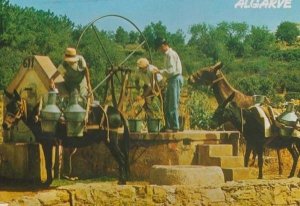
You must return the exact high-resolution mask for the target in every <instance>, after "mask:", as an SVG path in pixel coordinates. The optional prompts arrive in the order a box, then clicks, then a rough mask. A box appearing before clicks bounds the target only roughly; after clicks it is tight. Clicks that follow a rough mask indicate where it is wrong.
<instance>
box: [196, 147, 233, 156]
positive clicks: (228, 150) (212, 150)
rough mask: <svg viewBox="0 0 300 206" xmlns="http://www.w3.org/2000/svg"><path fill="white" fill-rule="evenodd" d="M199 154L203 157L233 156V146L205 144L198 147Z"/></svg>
mask: <svg viewBox="0 0 300 206" xmlns="http://www.w3.org/2000/svg"><path fill="white" fill-rule="evenodd" d="M197 147H198V148H197V149H198V152H199V153H200V154H199V155H201V156H208V157H215V156H231V155H232V145H231V144H203V145H198V146H197Z"/></svg>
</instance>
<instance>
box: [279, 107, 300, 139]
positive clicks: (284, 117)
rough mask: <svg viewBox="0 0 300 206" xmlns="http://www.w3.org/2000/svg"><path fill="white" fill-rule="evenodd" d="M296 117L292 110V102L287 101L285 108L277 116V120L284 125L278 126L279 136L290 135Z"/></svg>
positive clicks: (293, 128) (295, 122)
mask: <svg viewBox="0 0 300 206" xmlns="http://www.w3.org/2000/svg"><path fill="white" fill-rule="evenodd" d="M297 120H298V117H297V115H296V113H295V110H294V104H293V103H292V102H289V103H288V105H287V107H286V110H285V111H284V112H283V113H282V114H280V115H279V116H278V117H277V121H278V122H280V123H282V124H283V125H285V127H283V128H280V130H279V132H280V135H281V136H291V135H292V133H293V131H294V130H295V126H296V124H297Z"/></svg>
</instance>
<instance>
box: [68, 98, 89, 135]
mask: <svg viewBox="0 0 300 206" xmlns="http://www.w3.org/2000/svg"><path fill="white" fill-rule="evenodd" d="M85 115H86V110H85V109H83V108H82V107H81V106H80V105H79V104H78V92H73V93H71V96H70V103H69V106H68V107H67V109H66V110H65V112H64V116H65V119H66V125H67V136H69V137H82V136H83V131H84V119H85Z"/></svg>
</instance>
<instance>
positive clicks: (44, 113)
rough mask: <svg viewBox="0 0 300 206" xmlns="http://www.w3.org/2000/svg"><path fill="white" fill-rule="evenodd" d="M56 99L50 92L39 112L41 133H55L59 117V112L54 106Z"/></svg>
mask: <svg viewBox="0 0 300 206" xmlns="http://www.w3.org/2000/svg"><path fill="white" fill-rule="evenodd" d="M56 98H57V93H56V92H55V91H50V92H49V93H48V101H47V103H46V106H45V107H44V108H43V109H42V110H41V125H42V131H43V132H45V133H51V134H54V133H55V130H56V126H57V123H58V120H59V118H60V116H61V111H60V109H59V108H58V106H57V105H56Z"/></svg>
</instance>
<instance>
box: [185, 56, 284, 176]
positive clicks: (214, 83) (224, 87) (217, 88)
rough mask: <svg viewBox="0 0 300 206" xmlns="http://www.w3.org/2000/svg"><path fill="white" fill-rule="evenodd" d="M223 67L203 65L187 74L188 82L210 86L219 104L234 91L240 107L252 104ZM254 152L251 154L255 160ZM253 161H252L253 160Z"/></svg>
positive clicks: (280, 168)
mask: <svg viewBox="0 0 300 206" xmlns="http://www.w3.org/2000/svg"><path fill="white" fill-rule="evenodd" d="M222 67H223V64H222V62H218V63H216V64H215V65H214V66H210V67H205V68H202V69H200V70H198V71H197V72H195V73H193V74H192V75H190V76H189V79H188V82H189V83H190V84H200V85H206V86H210V87H211V88H212V89H213V93H214V95H215V97H216V99H217V102H218V104H219V105H221V104H222V103H223V102H224V101H225V100H226V99H227V98H228V97H229V96H230V95H231V94H232V93H235V96H234V98H233V100H232V101H233V102H235V103H236V104H237V106H238V107H240V108H248V107H250V106H252V105H254V101H253V97H252V96H249V95H246V94H243V93H242V92H240V91H238V90H237V89H235V88H233V87H232V86H231V85H230V84H229V82H228V81H227V79H226V77H225V76H224V74H223V73H222V71H221V68H222ZM255 157H256V154H255V153H254V154H253V159H254V160H255ZM277 157H278V164H279V165H278V167H279V174H280V175H281V174H282V161H281V156H280V152H279V150H277ZM253 163H254V162H253Z"/></svg>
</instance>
